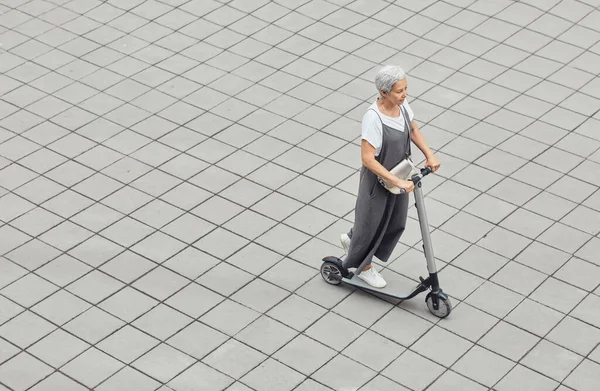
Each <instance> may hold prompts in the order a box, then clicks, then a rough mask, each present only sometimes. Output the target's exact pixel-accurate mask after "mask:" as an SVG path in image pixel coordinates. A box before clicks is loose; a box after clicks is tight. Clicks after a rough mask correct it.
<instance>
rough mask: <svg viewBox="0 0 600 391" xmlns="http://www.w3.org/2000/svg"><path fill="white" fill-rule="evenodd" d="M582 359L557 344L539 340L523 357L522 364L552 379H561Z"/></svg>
mask: <svg viewBox="0 0 600 391" xmlns="http://www.w3.org/2000/svg"><path fill="white" fill-rule="evenodd" d="M548 358H551V359H548ZM582 360H583V357H581V356H579V355H577V354H575V353H572V352H570V351H568V350H566V349H564V348H562V347H560V346H558V345H555V344H553V343H551V342H547V341H541V342H540V343H539V344H538V345H537V346H536V347H535V348H533V349H532V350H531V351H530V352H529V353H528V354H527V355H526V356H525V357H524V358H523V360H522V364H523V365H525V366H527V367H530V368H532V369H534V370H536V371H538V372H540V373H542V374H544V375H546V376H549V377H551V378H553V379H554V380H557V381H563V380H564V378H565V377H566V376H567V375H569V374H570V373H572V371H573V369H574V368H575V367H576V366H577V365H578V364H579V363H580V362H581V361H582Z"/></svg>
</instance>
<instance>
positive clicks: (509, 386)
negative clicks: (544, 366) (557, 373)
mask: <svg viewBox="0 0 600 391" xmlns="http://www.w3.org/2000/svg"><path fill="white" fill-rule="evenodd" d="M557 384H558V383H557V382H556V381H554V380H552V379H550V378H548V377H545V376H543V375H540V374H539V373H537V372H534V371H532V370H531V369H528V368H526V367H524V366H522V365H516V366H515V367H514V368H513V369H512V370H511V371H510V372H509V373H508V375H506V376H505V377H504V378H503V379H502V380H501V381H500V382H499V383H498V384H497V385H495V386H494V389H496V390H498V391H508V390H513V389H515V388H516V387H525V388H527V389H529V388H531V389H536V390H553V389H555V387H556V386H557Z"/></svg>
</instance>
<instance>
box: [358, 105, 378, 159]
mask: <svg viewBox="0 0 600 391" xmlns="http://www.w3.org/2000/svg"><path fill="white" fill-rule="evenodd" d="M362 139H363V140H367V142H368V143H369V144H371V145H372V146H373V147H374V148H375V156H378V155H379V151H381V144H382V142H383V129H382V126H381V120H380V119H379V116H378V115H377V113H376V112H374V111H373V110H367V112H366V113H365V115H364V116H363V120H362Z"/></svg>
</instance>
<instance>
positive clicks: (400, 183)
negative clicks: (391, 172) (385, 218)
mask: <svg viewBox="0 0 600 391" xmlns="http://www.w3.org/2000/svg"><path fill="white" fill-rule="evenodd" d="M394 185H395V186H396V187H397V188H398V189H404V191H405V192H406V193H410V192H411V191H413V190H414V189H415V184H414V182H413V181H405V180H403V179H400V178H398V180H396V183H394Z"/></svg>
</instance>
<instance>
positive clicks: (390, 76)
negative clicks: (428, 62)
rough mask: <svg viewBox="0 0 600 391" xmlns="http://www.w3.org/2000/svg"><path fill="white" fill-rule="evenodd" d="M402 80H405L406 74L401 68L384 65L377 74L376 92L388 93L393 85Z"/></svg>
mask: <svg viewBox="0 0 600 391" xmlns="http://www.w3.org/2000/svg"><path fill="white" fill-rule="evenodd" d="M402 79H406V73H405V72H404V70H403V69H402V68H400V67H398V66H395V65H386V66H384V67H383V68H381V69H380V70H379V72H377V76H375V86H376V87H377V91H385V92H390V91H391V90H392V87H394V84H396V83H397V82H399V81H400V80H402Z"/></svg>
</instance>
